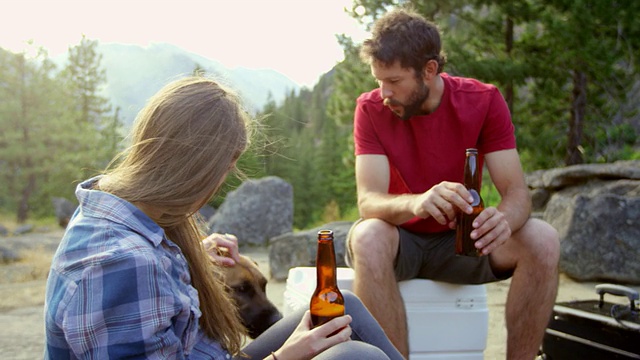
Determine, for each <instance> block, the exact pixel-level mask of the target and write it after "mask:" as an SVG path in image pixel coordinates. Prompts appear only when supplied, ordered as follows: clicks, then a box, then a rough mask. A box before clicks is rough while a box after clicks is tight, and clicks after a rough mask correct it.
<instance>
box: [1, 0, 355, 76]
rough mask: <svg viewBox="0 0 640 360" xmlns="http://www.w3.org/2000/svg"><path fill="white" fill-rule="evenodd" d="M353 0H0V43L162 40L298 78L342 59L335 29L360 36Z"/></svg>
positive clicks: (58, 49)
mask: <svg viewBox="0 0 640 360" xmlns="http://www.w3.org/2000/svg"><path fill="white" fill-rule="evenodd" d="M351 3H352V1H351V0H228V1H223V0H208V1H207V0H155V1H150V0H110V1H103V0H84V1H80V0H76V1H71V0H0V7H1V8H2V11H1V12H0V47H2V48H5V49H8V50H12V51H22V50H24V49H25V44H26V42H27V41H28V40H33V41H34V43H35V44H36V45H40V46H43V47H45V48H47V49H48V50H49V54H50V55H51V56H56V55H58V54H60V53H62V52H64V51H66V49H67V48H68V47H69V46H73V45H76V44H78V43H79V42H80V39H81V37H82V35H83V34H84V35H86V36H87V38H89V39H92V40H98V41H100V42H101V43H111V42H116V43H125V44H138V45H142V46H146V45H148V44H150V43H156V42H165V43H170V44H173V45H176V46H179V47H181V48H183V49H185V50H188V51H191V52H194V53H197V54H200V55H203V56H205V57H207V58H211V59H213V60H218V61H220V62H222V63H223V64H224V65H226V66H229V67H235V66H243V67H249V68H271V69H274V70H276V71H278V72H281V73H283V74H284V75H286V76H288V77H289V78H291V79H292V80H294V81H296V82H298V83H300V84H301V85H307V86H312V85H313V84H315V83H316V82H317V80H318V77H319V76H320V75H321V74H323V73H325V72H327V71H329V70H330V69H331V68H332V67H333V66H334V65H335V64H336V63H337V62H339V61H341V60H342V58H343V54H342V48H341V47H340V45H338V43H337V41H336V36H335V35H336V34H341V33H344V34H347V35H350V36H351V37H352V38H353V39H354V40H356V41H358V42H359V41H361V40H362V39H364V38H365V37H366V36H367V34H366V33H365V31H364V27H363V26H361V25H360V24H358V23H357V21H356V20H354V19H352V18H351V17H349V16H348V15H347V14H346V13H345V12H344V10H343V9H344V7H345V6H350V5H351Z"/></svg>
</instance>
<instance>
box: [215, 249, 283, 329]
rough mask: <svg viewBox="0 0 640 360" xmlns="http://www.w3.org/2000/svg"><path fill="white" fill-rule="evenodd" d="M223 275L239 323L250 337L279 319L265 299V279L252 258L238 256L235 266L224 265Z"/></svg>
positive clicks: (271, 304) (273, 307)
mask: <svg viewBox="0 0 640 360" xmlns="http://www.w3.org/2000/svg"><path fill="white" fill-rule="evenodd" d="M223 274H224V278H225V283H226V284H227V286H228V288H229V290H230V291H231V294H232V297H233V299H234V301H235V302H236V305H237V306H238V310H239V312H240V317H241V318H242V322H243V324H244V326H245V327H246V328H247V330H248V332H249V336H250V337H251V338H252V339H255V338H256V337H258V335H260V334H262V333H263V332H264V331H265V330H266V329H267V328H269V327H270V326H271V325H273V324H274V323H275V322H276V321H278V320H280V319H282V314H281V313H280V311H278V308H276V306H275V305H273V303H272V302H271V301H269V299H267V292H266V288H267V279H266V278H265V277H264V275H262V273H261V272H260V270H259V269H258V264H257V263H256V262H255V261H254V260H252V259H251V258H249V257H247V256H244V255H240V262H238V263H237V264H236V265H235V266H231V267H224V268H223Z"/></svg>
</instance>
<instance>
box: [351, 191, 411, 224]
mask: <svg viewBox="0 0 640 360" xmlns="http://www.w3.org/2000/svg"><path fill="white" fill-rule="evenodd" d="M416 196H417V195H414V194H402V195H392V194H382V193H368V194H367V195H366V196H361V197H360V198H359V199H358V209H359V210H360V216H361V217H362V218H364V219H371V218H376V219H382V220H384V221H386V222H389V223H391V224H394V225H400V224H403V223H405V222H407V221H408V220H410V219H412V218H413V217H414V216H415V215H414V214H413V211H412V204H413V202H414V199H415V198H416Z"/></svg>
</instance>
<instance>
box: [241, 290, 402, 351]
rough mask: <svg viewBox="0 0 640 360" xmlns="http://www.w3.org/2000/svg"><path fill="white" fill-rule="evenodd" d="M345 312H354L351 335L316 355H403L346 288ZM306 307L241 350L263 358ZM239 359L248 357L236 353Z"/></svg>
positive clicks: (277, 345) (292, 327) (288, 332)
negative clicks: (349, 337)
mask: <svg viewBox="0 0 640 360" xmlns="http://www.w3.org/2000/svg"><path fill="white" fill-rule="evenodd" d="M342 294H343V295H344V302H345V309H346V313H347V314H349V315H351V317H352V319H353V320H352V321H351V324H350V326H351V329H352V334H351V339H352V340H353V341H346V342H343V343H340V344H337V345H335V346H333V347H331V348H329V349H327V350H325V351H323V352H322V353H320V354H319V355H318V356H316V357H315V358H314V359H322V360H328V359H332V360H336V359H345V360H353V359H367V360H370V359H371V360H377V359H394V360H395V359H402V355H400V353H399V352H398V350H396V348H395V347H394V346H393V345H392V344H391V341H389V339H388V338H387V336H386V335H385V334H384V331H383V330H382V328H381V327H380V325H379V324H378V322H377V321H376V320H375V319H374V318H373V316H371V313H369V311H368V310H367V308H365V307H364V305H363V304H362V302H360V299H358V297H357V296H355V295H354V294H353V293H351V292H350V291H346V290H343V291H342ZM304 311H305V309H301V310H299V311H297V312H295V313H293V314H291V315H290V316H286V317H284V318H283V319H282V320H280V321H278V322H277V323H275V324H274V325H273V326H271V327H270V328H269V329H267V331H265V332H264V333H262V335H260V336H258V337H257V338H256V339H254V340H253V341H252V342H251V343H250V344H248V345H247V346H245V348H244V349H242V351H243V352H244V353H245V354H246V355H248V358H249V359H264V358H266V357H267V356H269V355H270V354H271V352H272V351H276V350H277V349H279V348H280V347H281V346H282V345H283V344H284V342H285V341H286V340H287V339H288V338H289V336H290V335H291V333H293V330H295V328H296V327H297V326H298V324H299V323H300V320H301V319H302V315H303V314H304ZM236 359H237V360H241V359H247V358H243V357H236Z"/></svg>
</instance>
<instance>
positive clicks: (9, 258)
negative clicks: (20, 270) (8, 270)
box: [0, 246, 22, 264]
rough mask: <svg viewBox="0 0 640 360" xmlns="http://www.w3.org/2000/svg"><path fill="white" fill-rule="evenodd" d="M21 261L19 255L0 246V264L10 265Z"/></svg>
mask: <svg viewBox="0 0 640 360" xmlns="http://www.w3.org/2000/svg"><path fill="white" fill-rule="evenodd" d="M20 260H22V257H21V256H20V254H19V253H18V252H17V251H15V250H13V249H11V248H9V247H5V246H0V264H10V263H13V262H16V261H20Z"/></svg>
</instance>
